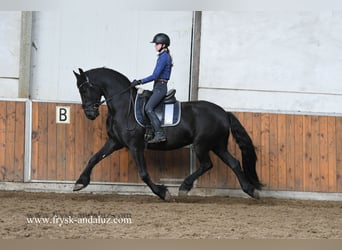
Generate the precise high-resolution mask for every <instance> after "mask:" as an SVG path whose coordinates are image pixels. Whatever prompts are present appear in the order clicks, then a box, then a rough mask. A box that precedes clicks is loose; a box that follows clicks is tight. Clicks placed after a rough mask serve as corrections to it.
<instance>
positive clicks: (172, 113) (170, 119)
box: [134, 89, 181, 127]
mask: <svg viewBox="0 0 342 250" xmlns="http://www.w3.org/2000/svg"><path fill="white" fill-rule="evenodd" d="M150 96H151V91H149V90H141V89H140V90H139V91H138V93H137V96H136V98H135V104H134V115H135V120H136V121H137V123H138V124H139V125H140V126H142V127H146V126H150V121H149V119H148V117H147V116H146V114H145V105H146V103H147V101H148V98H149V97H150ZM155 113H156V115H157V117H158V119H159V120H160V122H161V124H162V127H169V126H176V125H178V123H179V122H180V118H181V103H180V102H179V101H175V102H174V103H164V102H163V101H161V103H160V104H159V105H158V106H157V107H156V108H155Z"/></svg>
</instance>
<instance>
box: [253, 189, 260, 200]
mask: <svg viewBox="0 0 342 250" xmlns="http://www.w3.org/2000/svg"><path fill="white" fill-rule="evenodd" d="M253 198H254V199H257V200H259V199H260V192H259V191H258V190H254V192H253Z"/></svg>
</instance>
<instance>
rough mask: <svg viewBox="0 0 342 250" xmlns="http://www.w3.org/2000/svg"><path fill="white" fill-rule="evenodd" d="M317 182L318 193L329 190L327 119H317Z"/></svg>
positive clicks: (323, 117) (322, 117) (324, 117)
mask: <svg viewBox="0 0 342 250" xmlns="http://www.w3.org/2000/svg"><path fill="white" fill-rule="evenodd" d="M318 145H319V161H318V168H319V182H320V189H319V191H320V192H328V190H329V160H328V158H329V155H328V117H326V116H321V117H319V143H318Z"/></svg>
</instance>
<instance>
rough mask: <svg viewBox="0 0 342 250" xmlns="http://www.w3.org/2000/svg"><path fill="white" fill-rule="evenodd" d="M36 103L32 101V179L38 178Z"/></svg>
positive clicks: (37, 115)
mask: <svg viewBox="0 0 342 250" xmlns="http://www.w3.org/2000/svg"><path fill="white" fill-rule="evenodd" d="M38 111H39V110H38V104H37V103H36V102H33V103H32V135H31V138H32V143H31V147H32V149H31V150H32V151H31V152H32V155H31V178H32V179H33V180H37V179H38V152H39V149H38V147H39V134H40V131H39V130H38V125H39V120H38V117H39V112H38Z"/></svg>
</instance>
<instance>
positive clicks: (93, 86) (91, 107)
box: [78, 76, 133, 115]
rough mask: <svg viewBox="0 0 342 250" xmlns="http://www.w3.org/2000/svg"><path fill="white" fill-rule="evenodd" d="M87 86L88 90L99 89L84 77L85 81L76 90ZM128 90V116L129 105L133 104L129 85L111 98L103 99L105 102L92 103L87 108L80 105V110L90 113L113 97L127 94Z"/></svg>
mask: <svg viewBox="0 0 342 250" xmlns="http://www.w3.org/2000/svg"><path fill="white" fill-rule="evenodd" d="M87 85H88V87H90V88H99V87H96V86H95V85H94V84H92V83H91V82H90V81H89V78H88V76H86V80H85V81H84V82H83V83H81V84H80V85H79V86H78V89H81V88H83V87H85V86H87ZM99 89H100V90H101V88H99ZM128 90H129V91H130V102H129V108H128V114H129V113H130V110H131V105H132V103H133V96H132V86H131V85H130V86H129V87H127V88H125V89H123V90H121V91H120V92H118V93H115V94H113V95H112V96H111V97H109V98H107V99H105V100H103V101H100V102H96V103H94V104H91V105H88V107H86V106H85V105H84V104H82V108H83V110H90V111H93V110H97V109H98V108H99V107H100V106H101V105H102V104H104V103H105V102H107V103H108V102H110V101H111V100H112V99H113V98H114V97H115V96H117V95H121V94H123V93H125V92H127V91H128ZM128 114H127V115H128Z"/></svg>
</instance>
